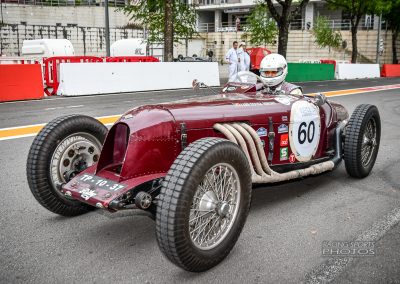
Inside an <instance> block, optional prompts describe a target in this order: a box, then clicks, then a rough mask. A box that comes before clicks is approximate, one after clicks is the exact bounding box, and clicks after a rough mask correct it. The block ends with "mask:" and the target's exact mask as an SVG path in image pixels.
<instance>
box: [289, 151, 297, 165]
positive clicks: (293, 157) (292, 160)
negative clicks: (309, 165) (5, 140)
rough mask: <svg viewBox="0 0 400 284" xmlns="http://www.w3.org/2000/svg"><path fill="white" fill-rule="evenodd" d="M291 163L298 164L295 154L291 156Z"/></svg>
mask: <svg viewBox="0 0 400 284" xmlns="http://www.w3.org/2000/svg"><path fill="white" fill-rule="evenodd" d="M289 162H291V163H294V162H296V157H295V156H294V154H293V153H292V154H290V156H289Z"/></svg>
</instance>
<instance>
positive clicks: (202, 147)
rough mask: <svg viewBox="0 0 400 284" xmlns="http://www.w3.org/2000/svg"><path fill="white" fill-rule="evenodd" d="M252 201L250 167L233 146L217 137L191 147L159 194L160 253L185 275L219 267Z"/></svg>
mask: <svg viewBox="0 0 400 284" xmlns="http://www.w3.org/2000/svg"><path fill="white" fill-rule="evenodd" d="M250 200H251V171H250V166H249V163H248V161H247V159H246V156H245V154H244V153H243V151H242V150H241V149H240V148H239V147H238V146H237V145H235V144H234V143H232V142H230V141H227V140H224V139H219V138H203V139H200V140H198V141H196V142H194V143H192V144H190V145H189V146H188V147H187V148H186V149H185V150H184V151H182V152H181V154H180V155H179V156H178V157H177V158H176V160H175V162H174V163H173V165H172V166H171V169H170V170H169V172H168V174H167V176H166V178H165V180H164V183H163V186H162V189H161V193H160V195H159V201H158V206H157V214H156V235H157V241H158V244H159V246H160V248H161V251H162V252H163V253H164V254H165V255H166V257H167V258H168V259H169V260H170V261H172V262H173V263H174V264H176V265H178V266H180V267H182V268H184V269H186V270H189V271H195V272H200V271H205V270H207V269H210V268H211V267H213V266H215V265H217V264H218V263H219V262H221V261H222V260H223V259H224V258H225V257H226V256H227V255H228V254H229V252H230V251H231V249H232V248H233V246H234V245H235V243H236V241H237V239H238V238H239V235H240V233H241V231H242V228H243V226H244V223H245V221H246V218H247V215H248V213H249V209H250Z"/></svg>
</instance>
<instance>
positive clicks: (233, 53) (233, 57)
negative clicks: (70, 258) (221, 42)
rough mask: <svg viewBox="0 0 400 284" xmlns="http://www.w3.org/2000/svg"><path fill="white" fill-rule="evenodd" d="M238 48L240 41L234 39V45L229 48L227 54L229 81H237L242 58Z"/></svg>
mask: <svg viewBox="0 0 400 284" xmlns="http://www.w3.org/2000/svg"><path fill="white" fill-rule="evenodd" d="M237 48H238V42H237V41H234V42H233V47H232V48H231V49H229V50H228V52H227V53H226V55H225V60H226V61H227V62H228V64H229V82H235V80H236V77H237V73H238V68H239V63H240V62H239V61H240V60H239V57H238V53H237V51H238V50H237Z"/></svg>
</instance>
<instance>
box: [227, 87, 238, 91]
mask: <svg viewBox="0 0 400 284" xmlns="http://www.w3.org/2000/svg"><path fill="white" fill-rule="evenodd" d="M226 90H227V91H228V92H231V91H234V90H236V87H233V86H231V87H228V88H227V89H226Z"/></svg>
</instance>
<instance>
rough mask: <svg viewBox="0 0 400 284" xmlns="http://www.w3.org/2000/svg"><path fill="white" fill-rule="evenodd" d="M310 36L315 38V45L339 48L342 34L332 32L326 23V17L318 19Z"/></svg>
mask: <svg viewBox="0 0 400 284" xmlns="http://www.w3.org/2000/svg"><path fill="white" fill-rule="evenodd" d="M312 34H313V35H314V37H315V43H316V44H317V45H318V46H319V47H321V48H324V47H328V48H329V51H330V49H331V48H339V47H340V46H341V44H342V34H341V33H340V32H339V31H334V30H333V29H332V28H331V27H330V26H329V23H328V19H327V18H326V17H318V18H317V20H316V21H315V23H314V27H313V29H312Z"/></svg>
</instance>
